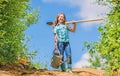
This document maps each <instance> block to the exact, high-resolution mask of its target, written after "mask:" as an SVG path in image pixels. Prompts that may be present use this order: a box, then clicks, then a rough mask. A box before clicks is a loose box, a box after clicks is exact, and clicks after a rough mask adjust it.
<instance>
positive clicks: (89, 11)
mask: <svg viewBox="0 0 120 76" xmlns="http://www.w3.org/2000/svg"><path fill="white" fill-rule="evenodd" d="M43 2H53V3H54V2H55V3H61V4H67V5H68V6H72V7H74V6H77V7H78V8H79V10H78V12H76V13H75V15H76V16H77V17H78V18H80V19H81V18H82V19H84V20H85V19H94V18H104V17H105V16H106V15H105V13H108V12H109V11H110V9H109V8H108V7H107V6H102V5H99V4H98V3H97V2H96V0H43ZM94 24H100V22H87V23H83V24H82V27H83V28H84V29H87V30H88V29H91V28H92V27H94V26H96V25H94Z"/></svg>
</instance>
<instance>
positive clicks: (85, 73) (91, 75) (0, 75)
mask: <svg viewBox="0 0 120 76" xmlns="http://www.w3.org/2000/svg"><path fill="white" fill-rule="evenodd" d="M103 74H104V72H103V71H101V70H96V69H91V68H82V69H78V68H73V73H67V72H60V71H49V70H36V71H24V72H20V71H17V72H16V71H10V70H9V71H3V70H0V76H103Z"/></svg>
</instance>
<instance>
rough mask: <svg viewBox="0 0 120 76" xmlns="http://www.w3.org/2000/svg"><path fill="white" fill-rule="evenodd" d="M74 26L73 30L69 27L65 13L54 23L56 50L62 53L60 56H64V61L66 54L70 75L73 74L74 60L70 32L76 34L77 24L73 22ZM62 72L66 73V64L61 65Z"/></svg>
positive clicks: (59, 15) (58, 16)
mask: <svg viewBox="0 0 120 76" xmlns="http://www.w3.org/2000/svg"><path fill="white" fill-rule="evenodd" d="M72 24H73V25H74V26H73V28H71V27H69V26H68V23H67V22H66V17H65V15H64V14H63V13H60V14H58V15H57V17H56V20H55V22H54V36H55V49H56V50H59V51H60V54H61V55H62V61H64V53H65V55H66V58H67V60H68V62H67V66H68V72H70V73H72V60H71V48H70V43H69V36H68V32H69V31H71V32H75V30H76V23H75V22H74V21H73V23H72ZM61 70H62V71H63V72H66V66H65V63H63V64H61Z"/></svg>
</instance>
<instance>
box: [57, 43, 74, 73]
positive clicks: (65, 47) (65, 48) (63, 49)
mask: <svg viewBox="0 0 120 76" xmlns="http://www.w3.org/2000/svg"><path fill="white" fill-rule="evenodd" d="M58 49H59V51H60V54H61V55H62V61H63V62H64V53H65V55H66V58H69V62H67V64H68V68H69V65H70V68H72V67H71V65H72V60H71V48H70V43H69V42H58ZM62 66H64V67H63V68H61V69H62V70H63V71H65V70H64V69H65V68H66V67H65V64H62V65H61V67H62Z"/></svg>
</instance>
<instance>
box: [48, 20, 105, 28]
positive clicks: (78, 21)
mask: <svg viewBox="0 0 120 76" xmlns="http://www.w3.org/2000/svg"><path fill="white" fill-rule="evenodd" d="M101 20H103V19H102V18H96V19H89V20H77V21H74V22H76V23H80V22H93V21H101ZM67 23H68V24H72V23H73V21H70V22H67ZM47 24H48V25H51V26H52V25H53V22H47Z"/></svg>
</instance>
